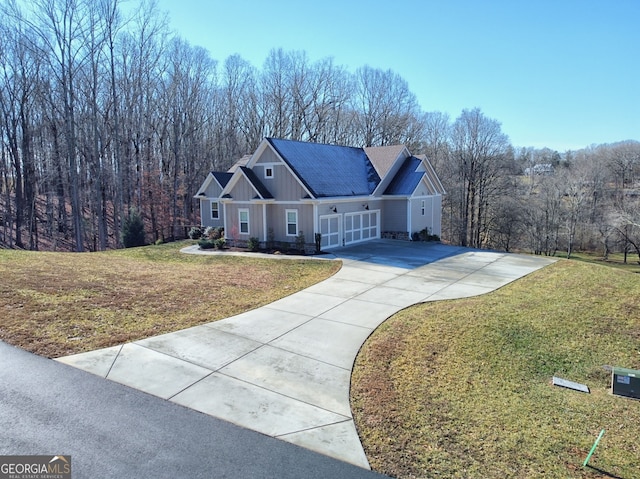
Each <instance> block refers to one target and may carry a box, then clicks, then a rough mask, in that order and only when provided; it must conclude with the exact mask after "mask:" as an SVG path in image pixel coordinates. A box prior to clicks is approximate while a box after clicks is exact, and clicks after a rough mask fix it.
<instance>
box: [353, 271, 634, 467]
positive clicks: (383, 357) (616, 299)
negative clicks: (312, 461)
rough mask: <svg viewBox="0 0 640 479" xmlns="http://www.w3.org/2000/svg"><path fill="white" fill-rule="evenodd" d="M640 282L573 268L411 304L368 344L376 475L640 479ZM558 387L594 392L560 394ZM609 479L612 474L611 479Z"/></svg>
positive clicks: (365, 405)
mask: <svg viewBox="0 0 640 479" xmlns="http://www.w3.org/2000/svg"><path fill="white" fill-rule="evenodd" d="M604 365H615V366H622V367H628V368H634V369H640V276H638V275H635V274H631V273H626V272H621V271H619V270H616V269H612V268H607V267H603V266H594V265H590V264H584V263H580V262H574V261H559V262H558V263H556V264H554V265H552V266H549V267H547V268H544V269H543V270H540V271H538V272H536V273H534V274H531V275H529V276H527V277H525V278H523V279H521V280H519V281H517V282H515V283H512V284H511V285H508V286H506V287H504V288H502V289H500V290H498V291H496V292H494V293H491V294H488V295H484V296H480V297H476V298H470V299H464V300H457V301H446V302H438V303H428V304H424V305H420V306H414V307H412V308H409V309H407V310H404V311H402V312H401V313H399V314H397V315H395V316H394V317H393V318H391V319H389V320H388V321H387V322H385V323H384V324H383V325H382V326H381V327H380V328H378V330H376V332H375V333H374V334H373V335H372V336H371V338H370V339H369V340H368V341H367V343H366V344H365V346H363V348H362V350H361V352H360V354H359V356H358V358H357V361H356V367H355V369H354V373H353V376H352V390H351V391H352V393H351V394H352V408H353V411H354V417H355V420H356V425H357V427H358V430H359V433H360V436H361V439H362V442H363V445H364V447H365V451H366V453H367V456H368V458H369V461H370V463H371V465H372V467H373V468H374V469H375V470H377V471H380V472H383V473H387V474H390V475H392V476H396V477H446V478H450V477H451V478H503V477H518V478H539V477H549V478H556V477H558V478H586V477H603V476H602V475H601V474H600V473H599V472H598V471H596V470H594V469H589V468H586V469H583V468H582V462H583V461H584V459H585V457H586V455H587V453H588V451H589V449H590V447H591V445H592V444H593V441H594V440H595V438H596V437H597V435H598V432H599V431H600V430H601V429H602V428H605V429H606V430H607V432H606V434H605V436H604V439H603V440H602V441H601V443H600V446H599V447H598V450H597V452H596V454H595V455H594V456H593V458H592V459H591V461H590V465H593V466H594V467H597V468H599V469H601V470H602V471H605V472H607V473H608V474H611V475H614V476H616V477H622V478H625V479H632V478H636V477H640V464H639V462H640V441H639V440H638V437H639V435H640V429H639V425H640V401H633V400H630V399H625V398H620V397H615V396H612V395H611V394H610V392H609V387H610V373H608V372H606V371H605V370H604V369H603V366H604ZM553 375H557V376H560V377H563V378H565V379H569V380H572V381H576V382H579V383H584V384H587V385H588V386H589V387H590V388H591V394H584V393H579V392H574V391H570V390H567V389H563V388H558V387H554V386H552V385H551V378H552V376H553ZM605 477H606V476H605Z"/></svg>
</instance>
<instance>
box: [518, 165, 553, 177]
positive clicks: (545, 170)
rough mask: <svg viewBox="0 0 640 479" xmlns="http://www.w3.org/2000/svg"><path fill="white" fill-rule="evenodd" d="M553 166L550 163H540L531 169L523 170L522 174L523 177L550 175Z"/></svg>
mask: <svg viewBox="0 0 640 479" xmlns="http://www.w3.org/2000/svg"><path fill="white" fill-rule="evenodd" d="M554 171H555V170H554V168H553V165H552V164H551V163H542V164H538V165H533V167H531V168H525V169H524V174H525V176H532V175H552V174H553V172H554Z"/></svg>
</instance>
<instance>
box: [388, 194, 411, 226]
mask: <svg viewBox="0 0 640 479" xmlns="http://www.w3.org/2000/svg"><path fill="white" fill-rule="evenodd" d="M385 231H401V232H408V231H407V198H399V199H390V198H385V202H384V210H383V212H382V232H385Z"/></svg>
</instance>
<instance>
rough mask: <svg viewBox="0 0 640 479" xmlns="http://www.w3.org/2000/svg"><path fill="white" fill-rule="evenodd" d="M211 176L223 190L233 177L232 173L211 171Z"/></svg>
mask: <svg viewBox="0 0 640 479" xmlns="http://www.w3.org/2000/svg"><path fill="white" fill-rule="evenodd" d="M211 174H212V175H213V177H214V178H215V179H216V181H217V182H218V183H220V186H222V187H223V188H224V187H225V186H227V183H229V180H230V179H231V177H232V176H233V173H225V172H222V171H212V172H211Z"/></svg>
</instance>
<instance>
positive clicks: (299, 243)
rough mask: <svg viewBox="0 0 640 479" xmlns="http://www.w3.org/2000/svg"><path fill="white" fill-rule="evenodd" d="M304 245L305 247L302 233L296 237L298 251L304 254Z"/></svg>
mask: <svg viewBox="0 0 640 479" xmlns="http://www.w3.org/2000/svg"><path fill="white" fill-rule="evenodd" d="M304 245H305V239H304V233H303V232H302V231H300V233H298V236H296V249H297V250H298V251H302V252H303V253H304Z"/></svg>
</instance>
